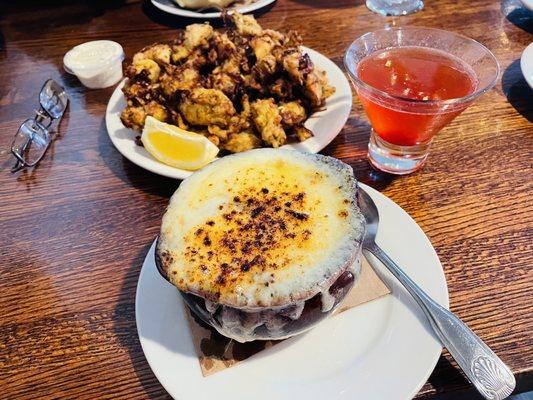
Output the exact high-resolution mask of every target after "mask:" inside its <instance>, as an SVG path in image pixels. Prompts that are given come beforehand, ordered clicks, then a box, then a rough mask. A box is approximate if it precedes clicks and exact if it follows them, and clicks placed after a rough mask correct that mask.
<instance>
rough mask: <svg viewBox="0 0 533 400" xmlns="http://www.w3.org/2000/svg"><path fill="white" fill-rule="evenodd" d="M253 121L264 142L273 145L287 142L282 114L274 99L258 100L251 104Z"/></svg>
mask: <svg viewBox="0 0 533 400" xmlns="http://www.w3.org/2000/svg"><path fill="white" fill-rule="evenodd" d="M251 107H252V117H253V122H254V125H255V127H256V128H257V130H258V131H259V132H260V133H261V138H262V139H263V141H264V142H266V143H268V144H269V145H271V146H272V147H279V146H281V145H282V144H284V143H285V141H286V140H287V136H286V135H285V131H284V130H283V127H282V125H281V115H280V114H279V110H278V107H277V106H276V103H274V100H273V99H266V100H256V101H255V102H253V103H252V104H251Z"/></svg>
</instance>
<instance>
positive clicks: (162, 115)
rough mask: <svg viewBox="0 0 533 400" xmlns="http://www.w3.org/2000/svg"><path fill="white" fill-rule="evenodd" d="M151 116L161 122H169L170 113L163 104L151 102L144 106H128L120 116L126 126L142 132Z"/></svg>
mask: <svg viewBox="0 0 533 400" xmlns="http://www.w3.org/2000/svg"><path fill="white" fill-rule="evenodd" d="M148 115H150V116H152V117H154V118H155V119H158V120H159V121H163V122H165V121H167V120H168V118H169V112H168V110H167V109H166V108H165V106H163V105H162V104H159V103H157V102H156V101H151V102H149V103H147V104H145V105H144V106H138V107H135V106H128V107H126V108H125V109H124V110H123V111H122V113H121V114H120V120H121V121H122V123H123V124H124V126H126V127H128V128H131V129H133V130H135V131H142V129H143V127H144V121H145V120H146V117H147V116H148Z"/></svg>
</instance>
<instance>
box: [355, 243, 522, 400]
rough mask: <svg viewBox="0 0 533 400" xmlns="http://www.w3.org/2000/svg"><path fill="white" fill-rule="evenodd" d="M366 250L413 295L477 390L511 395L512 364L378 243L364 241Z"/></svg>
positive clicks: (498, 397) (493, 398) (495, 397)
mask: <svg viewBox="0 0 533 400" xmlns="http://www.w3.org/2000/svg"><path fill="white" fill-rule="evenodd" d="M365 250H367V251H369V252H370V253H372V254H374V256H376V257H377V258H378V259H379V260H380V261H381V262H382V263H383V264H384V265H385V266H386V267H387V269H388V270H389V271H390V272H391V273H392V274H393V275H394V276H395V277H396V279H398V280H399V281H400V283H401V284H402V285H403V286H404V287H405V288H406V289H407V291H408V292H409V293H410V294H411V296H413V298H414V299H415V300H416V302H417V303H418V304H419V306H420V307H421V308H422V310H423V311H424V313H425V314H426V317H427V318H428V320H429V322H430V324H431V326H432V327H433V330H434V331H435V333H436V334H437V336H438V337H439V339H440V340H441V342H442V344H443V345H444V346H445V347H446V348H447V349H448V351H449V352H450V354H451V355H452V357H453V358H454V359H455V361H457V364H459V366H460V367H461V369H462V370H463V372H464V373H465V375H466V376H467V377H468V379H470V381H471V382H472V383H473V384H474V386H475V387H476V389H477V390H478V391H479V392H480V393H481V394H482V395H483V396H484V397H485V398H486V399H490V400H502V399H504V398H506V397H507V396H509V395H510V394H511V392H512V391H513V389H514V388H515V385H516V382H515V378H514V376H513V373H512V372H511V370H510V369H509V367H508V366H507V365H505V364H504V363H503V361H502V360H501V359H500V358H499V357H498V356H497V355H496V354H494V352H493V351H492V350H491V349H490V348H489V347H488V346H487V345H486V344H485V343H484V342H483V341H482V340H481V339H480V338H479V337H478V336H477V335H476V334H475V333H474V332H472V330H470V328H468V326H466V324H465V323H464V322H463V321H461V320H460V319H459V318H457V317H456V316H455V315H454V314H453V313H452V312H451V311H448V310H447V309H445V308H444V307H442V306H441V305H440V304H438V303H437V302H436V301H435V300H433V299H432V298H431V297H429V296H428V295H427V294H426V292H424V290H422V289H421V288H420V287H419V286H418V285H417V284H416V283H414V282H413V280H412V279H411V278H409V276H407V275H406V274H405V272H403V271H402V269H401V268H400V267H399V266H398V265H397V264H396V263H395V262H394V261H393V260H392V259H391V258H390V257H389V256H388V255H387V254H386V253H385V252H384V251H383V250H381V248H380V247H379V246H378V245H377V244H376V243H372V244H371V245H367V244H366V243H365Z"/></svg>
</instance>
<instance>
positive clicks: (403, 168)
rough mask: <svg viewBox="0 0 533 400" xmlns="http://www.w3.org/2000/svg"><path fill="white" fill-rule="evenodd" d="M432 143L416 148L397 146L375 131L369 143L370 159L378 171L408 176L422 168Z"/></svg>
mask: <svg viewBox="0 0 533 400" xmlns="http://www.w3.org/2000/svg"><path fill="white" fill-rule="evenodd" d="M430 145H431V143H426V144H420V145H416V146H397V145H395V144H391V143H388V142H385V141H384V140H383V139H381V138H380V137H379V136H378V135H376V133H375V132H374V130H372V133H371V135H370V142H369V143H368V159H369V160H370V163H371V164H372V165H373V166H374V167H375V168H377V169H379V170H380V171H383V172H388V173H389V174H395V175H406V174H410V173H411V172H415V171H416V170H418V169H420V168H422V166H423V165H424V163H425V162H426V159H427V157H428V154H429V147H430Z"/></svg>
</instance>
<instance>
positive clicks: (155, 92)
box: [122, 81, 162, 106]
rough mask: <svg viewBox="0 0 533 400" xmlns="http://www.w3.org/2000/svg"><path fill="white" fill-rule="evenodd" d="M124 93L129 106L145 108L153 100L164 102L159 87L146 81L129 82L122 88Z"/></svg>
mask: <svg viewBox="0 0 533 400" xmlns="http://www.w3.org/2000/svg"><path fill="white" fill-rule="evenodd" d="M122 92H123V93H124V96H125V97H126V101H127V103H128V105H129V106H143V105H145V104H147V103H148V102H150V101H152V100H155V101H161V100H162V99H161V98H160V97H161V96H160V93H159V85H158V84H153V85H152V84H149V83H147V82H144V81H128V82H127V83H126V84H125V85H124V87H123V88H122Z"/></svg>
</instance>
